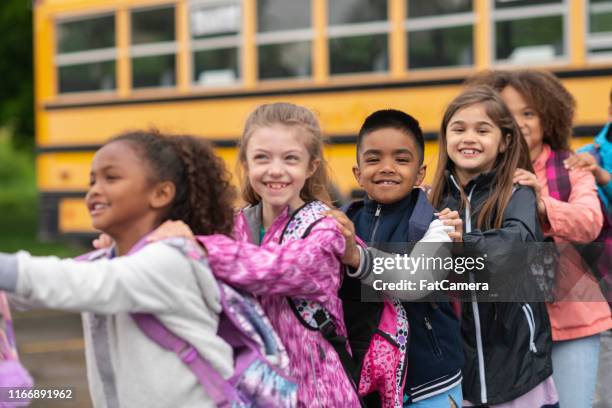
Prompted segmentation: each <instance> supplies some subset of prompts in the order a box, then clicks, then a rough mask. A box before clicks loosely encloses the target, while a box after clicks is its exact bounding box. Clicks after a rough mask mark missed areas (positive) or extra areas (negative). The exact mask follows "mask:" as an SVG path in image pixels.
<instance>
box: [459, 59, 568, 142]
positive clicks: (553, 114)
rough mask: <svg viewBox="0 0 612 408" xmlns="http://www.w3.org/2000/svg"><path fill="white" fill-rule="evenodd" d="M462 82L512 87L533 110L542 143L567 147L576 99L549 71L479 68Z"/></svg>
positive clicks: (494, 86)
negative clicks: (542, 138) (542, 137)
mask: <svg viewBox="0 0 612 408" xmlns="http://www.w3.org/2000/svg"><path fill="white" fill-rule="evenodd" d="M466 85H468V86H473V85H488V86H490V87H492V88H493V89H495V90H496V91H498V92H501V91H502V90H503V89H504V88H506V87H507V86H511V87H513V88H514V89H516V90H517V91H518V92H519V93H520V94H521V96H522V97H523V98H525V101H526V102H527V104H528V105H529V106H530V107H531V108H533V109H534V110H535V111H536V112H537V114H538V116H539V118H540V123H541V124H542V130H543V133H544V143H546V144H548V145H550V147H551V148H552V149H553V150H557V151H560V150H565V151H569V150H570V145H569V143H570V140H571V137H572V122H573V119H574V111H575V108H576V101H575V100H574V97H573V96H572V94H570V93H569V91H568V90H567V89H566V88H565V86H563V84H562V83H561V81H559V79H558V78H557V77H556V76H554V75H553V74H552V73H550V72H546V71H537V70H534V69H522V70H517V71H483V72H480V73H478V74H476V75H474V76H472V77H471V78H468V79H467V81H466Z"/></svg>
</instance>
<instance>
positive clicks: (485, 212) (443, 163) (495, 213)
mask: <svg viewBox="0 0 612 408" xmlns="http://www.w3.org/2000/svg"><path fill="white" fill-rule="evenodd" d="M475 104H482V105H483V106H484V108H485V111H486V113H487V116H488V117H489V118H491V120H492V121H493V123H494V124H495V126H497V127H498V128H500V129H501V134H502V141H504V143H505V144H506V149H505V150H504V151H503V152H500V153H499V154H498V156H497V159H496V160H495V163H494V164H493V169H494V170H496V171H497V174H496V177H495V185H494V186H493V189H492V191H495V192H496V195H495V196H494V195H493V194H491V195H489V197H487V199H486V200H485V202H484V203H483V205H482V207H481V208H480V210H481V211H480V214H479V216H478V220H477V222H476V227H477V228H480V229H491V228H501V226H502V221H503V217H504V211H505V210H506V207H507V206H508V203H509V202H510V198H511V197H512V189H513V183H512V180H513V178H514V172H515V171H516V169H517V168H522V169H525V170H528V171H531V172H533V166H532V164H531V160H530V159H529V149H528V147H527V143H526V142H525V138H523V135H522V134H521V131H520V129H519V126H518V124H517V123H516V121H515V120H514V117H513V116H512V114H511V113H510V111H509V110H508V108H507V107H506V105H505V104H504V102H503V100H502V99H501V96H499V94H498V93H497V92H496V91H494V90H493V89H492V88H490V87H488V86H474V87H471V88H468V89H466V90H465V91H463V92H462V93H461V94H460V95H459V96H457V97H456V98H455V99H454V100H453V101H452V102H451V103H450V104H449V105H448V108H446V112H445V113H444V118H443V119H442V125H441V126H440V138H439V143H438V167H437V169H436V175H435V176H434V181H433V186H434V187H433V189H432V192H431V201H432V204H433V206H434V207H436V208H438V207H439V206H440V205H442V200H443V198H444V197H443V196H444V189H445V186H446V183H447V180H446V177H445V171H446V170H450V172H451V173H452V174H453V175H454V176H455V177H457V175H456V174H455V164H454V163H453V162H452V161H450V160H449V158H448V150H447V147H446V128H447V127H448V125H449V123H450V121H451V119H452V118H453V116H454V115H455V113H457V112H458V111H459V110H461V109H463V108H467V107H468V106H472V105H475ZM460 192H461V201H462V203H461V204H462V208H465V205H466V204H467V198H466V196H465V192H464V191H463V189H462V188H461V189H460Z"/></svg>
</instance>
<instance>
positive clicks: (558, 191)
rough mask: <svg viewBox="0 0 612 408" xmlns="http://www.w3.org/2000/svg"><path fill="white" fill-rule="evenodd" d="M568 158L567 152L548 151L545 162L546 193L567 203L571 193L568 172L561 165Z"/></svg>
mask: <svg viewBox="0 0 612 408" xmlns="http://www.w3.org/2000/svg"><path fill="white" fill-rule="evenodd" d="M569 156H570V154H569V152H556V151H554V150H551V151H550V156H549V157H548V160H546V183H547V184H548V193H549V194H550V196H551V197H553V198H555V199H557V200H561V201H564V202H567V201H568V200H569V197H570V194H571V193H572V184H571V183H570V178H569V172H568V171H567V169H566V168H565V166H564V165H563V162H564V161H565V159H567V158H568V157H569Z"/></svg>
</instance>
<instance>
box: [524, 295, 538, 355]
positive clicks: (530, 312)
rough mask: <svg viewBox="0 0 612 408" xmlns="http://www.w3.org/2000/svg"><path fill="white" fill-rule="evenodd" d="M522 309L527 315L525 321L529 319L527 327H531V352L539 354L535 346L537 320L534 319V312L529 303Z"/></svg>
mask: <svg viewBox="0 0 612 408" xmlns="http://www.w3.org/2000/svg"><path fill="white" fill-rule="evenodd" d="M522 309H523V313H524V314H525V319H527V325H528V326H529V351H531V352H533V353H537V352H538V349H537V348H536V345H535V318H534V317H533V310H532V309H531V305H529V304H528V303H525V304H524V305H523V307H522Z"/></svg>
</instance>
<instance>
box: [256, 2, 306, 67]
mask: <svg viewBox="0 0 612 408" xmlns="http://www.w3.org/2000/svg"><path fill="white" fill-rule="evenodd" d="M310 8H311V4H310V0H258V1H257V48H258V49H257V55H258V61H259V62H258V74H259V78H260V79H277V78H299V77H309V76H311V74H312V56H311V53H312V51H311V49H312V37H313V32H312V23H311V12H310Z"/></svg>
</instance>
